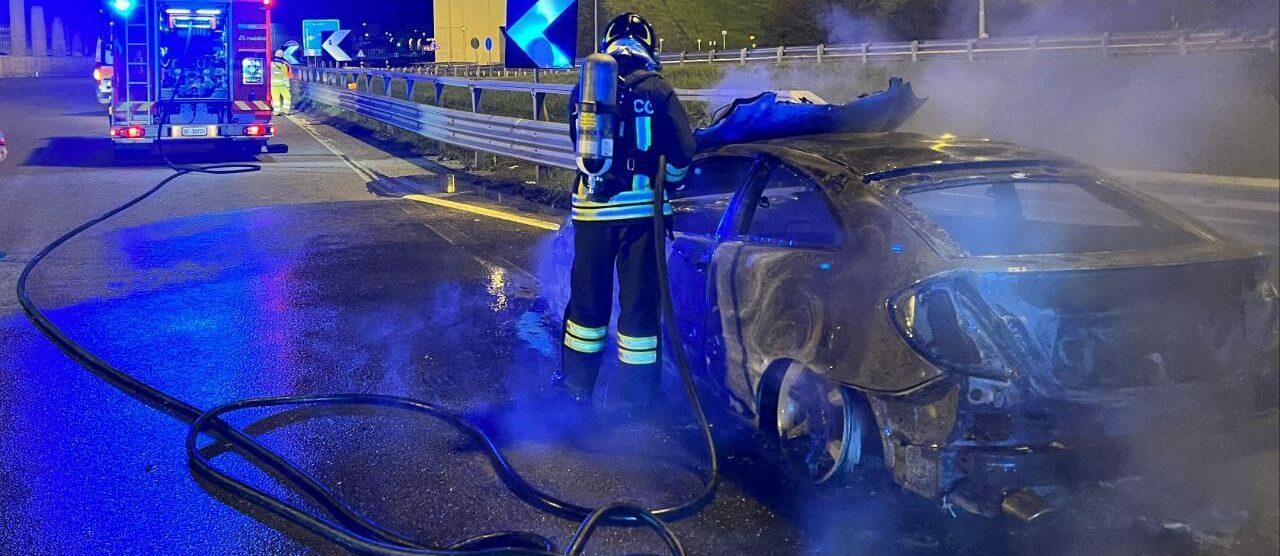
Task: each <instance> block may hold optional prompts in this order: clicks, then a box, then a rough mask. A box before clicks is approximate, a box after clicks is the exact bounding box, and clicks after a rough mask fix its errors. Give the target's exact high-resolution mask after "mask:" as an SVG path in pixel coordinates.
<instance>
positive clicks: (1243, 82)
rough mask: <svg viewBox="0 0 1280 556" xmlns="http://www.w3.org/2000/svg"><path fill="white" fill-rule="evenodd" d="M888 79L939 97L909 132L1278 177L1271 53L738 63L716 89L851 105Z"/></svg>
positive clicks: (862, 24)
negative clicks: (805, 93) (785, 93)
mask: <svg viewBox="0 0 1280 556" xmlns="http://www.w3.org/2000/svg"><path fill="white" fill-rule="evenodd" d="M966 4H967V3H966ZM1048 13H1049V12H1039V11H1032V12H1030V13H1029V14H1028V17H1029V18H1031V22H1029V23H1027V24H1025V25H1022V24H1018V23H1012V22H1011V23H1008V24H1006V27H1007V28H1014V29H1019V28H1035V29H1043V28H1045V27H1047V26H1049V23H1047V22H1046V21H1045V19H1046V18H1047V17H1049V15H1048ZM1055 13H1056V12H1055ZM1079 21H1088V18H1084V19H1081V17H1077V18H1075V20H1073V22H1072V23H1070V24H1069V25H1066V26H1065V27H1067V28H1072V29H1076V28H1079V27H1080V25H1081V24H1080V23H1079ZM828 22H829V32H830V33H832V34H833V36H836V37H839V38H840V39H841V40H843V39H846V38H847V39H852V41H851V42H862V41H864V40H866V39H865V37H868V36H877V35H879V34H881V33H883V30H882V27H881V26H878V25H877V24H876V23H875V22H868V21H865V20H860V19H858V18H856V17H854V16H852V15H850V13H849V12H847V11H841V10H834V11H833V17H832V19H830V20H829V21H828ZM975 27H976V26H975ZM842 33H844V34H845V35H844V36H841V34H842ZM1097 34H1098V33H1095V35H1097ZM970 35H972V33H970ZM890 76H901V77H904V78H906V79H907V80H908V81H910V82H912V83H913V85H914V86H915V90H916V92H917V94H920V95H921V96H925V97H928V99H929V102H928V103H927V104H926V105H925V106H924V108H922V109H921V111H920V112H919V113H918V114H917V115H916V117H915V118H913V119H912V120H910V121H909V122H908V123H907V125H906V126H905V128H904V131H916V132H922V133H933V134H941V133H955V134H959V135H966V136H978V137H990V138H993V139H999V140H1005V141H1012V142H1015V143H1019V144H1023V145H1027V146H1032V147H1040V148H1045V149H1049V150H1052V151H1055V152H1058V153H1060V154H1064V155H1068V156H1072V157H1076V158H1079V159H1082V160H1084V161H1085V162H1089V163H1093V164H1096V165H1099V166H1103V167H1114V168H1132V169H1144V170H1166V171H1186V172H1204V173H1214V174H1226V175H1245V176H1260V177H1275V176H1277V175H1280V138H1277V134H1276V133H1275V130H1276V129H1277V128H1278V127H1280V104H1278V103H1277V99H1278V98H1280V70H1278V69H1277V64H1276V57H1275V55H1274V54H1270V53H1266V52H1254V53H1240V52H1219V53H1199V54H1197V53H1192V54H1189V55H1187V56H1178V55H1157V56H1136V55H1118V54H1115V55H1112V56H1110V57H1108V56H1105V55H1103V53H1102V52H1101V51H1100V50H1090V51H1081V52H1040V53H1030V52H1029V53H1027V54H1026V55H1023V56H1018V55H1004V56H1002V57H1000V58H995V59H986V60H983V59H979V60H976V61H972V62H970V61H968V60H965V59H958V60H934V61H925V62H918V63H911V62H872V63H870V64H866V65H863V64H861V63H858V62H856V61H843V62H834V61H833V62H830V63H826V64H823V65H816V64H811V63H810V64H789V65H783V66H773V65H763V64H758V65H748V66H734V67H731V68H729V69H728V70H727V71H726V73H725V75H724V77H723V79H722V80H721V82H720V83H719V84H718V87H720V88H723V89H727V90H736V91H740V90H760V89H763V88H769V89H805V90H812V91H814V92H816V93H817V94H819V95H820V96H822V97H823V98H825V99H826V100H828V101H830V102H848V101H850V100H853V99H855V98H857V96H858V95H860V94H862V93H867V92H871V91H876V90H881V89H883V88H884V87H885V86H886V85H887V83H888V78H889V77H890Z"/></svg>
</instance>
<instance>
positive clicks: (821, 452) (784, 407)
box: [774, 363, 867, 484]
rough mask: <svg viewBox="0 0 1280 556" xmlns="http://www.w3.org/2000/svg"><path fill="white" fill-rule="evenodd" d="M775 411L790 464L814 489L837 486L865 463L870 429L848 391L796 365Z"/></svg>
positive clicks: (790, 370)
mask: <svg viewBox="0 0 1280 556" xmlns="http://www.w3.org/2000/svg"><path fill="white" fill-rule="evenodd" d="M776 411H777V417H776V420H775V421H774V422H775V423H776V426H777V433H778V442H779V447H780V448H781V451H782V456H783V459H784V461H785V463H786V464H787V465H788V466H789V467H792V468H793V469H795V470H797V471H798V472H799V473H800V474H801V475H802V476H805V477H807V478H808V479H809V480H810V481H812V482H813V483H814V484H826V483H829V482H832V481H833V480H835V479H836V478H838V477H840V476H841V475H843V474H845V472H846V471H847V470H849V469H851V468H853V467H856V466H857V465H858V464H859V463H860V462H861V461H862V459H863V453H862V452H863V441H862V439H863V438H865V437H866V434H867V431H866V430H865V429H866V428H867V423H865V422H864V419H863V418H862V414H861V413H860V412H859V411H857V400H856V399H855V394H854V393H853V392H852V391H850V390H849V389H847V388H845V387H843V386H840V385H839V384H836V383H834V382H831V381H830V380H827V379H825V378H822V377H821V376H818V375H817V374H816V373H814V372H812V371H810V370H809V369H807V368H805V367H804V366H803V365H800V364H797V363H792V364H791V366H790V367H789V368H788V369H787V370H786V373H785V374H784V375H783V378H782V383H781V384H780V385H779V388H778V405H777V410H776Z"/></svg>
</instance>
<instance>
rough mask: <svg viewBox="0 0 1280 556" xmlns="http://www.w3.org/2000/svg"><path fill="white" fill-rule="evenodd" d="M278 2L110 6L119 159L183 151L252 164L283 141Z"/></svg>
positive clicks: (166, 1)
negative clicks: (274, 96)
mask: <svg viewBox="0 0 1280 556" xmlns="http://www.w3.org/2000/svg"><path fill="white" fill-rule="evenodd" d="M274 1H275V0H107V2H108V5H109V7H110V9H109V10H108V11H109V12H110V15H111V21H110V29H111V31H110V35H111V37H110V39H109V41H106V43H107V44H109V45H110V48H111V51H112V52H111V54H112V55H111V56H109V57H104V60H110V64H111V65H112V68H111V69H110V71H101V72H99V75H101V76H109V77H107V78H108V79H110V80H111V87H110V88H109V90H110V93H109V95H110V98H109V100H108V102H107V105H108V109H109V110H108V111H109V114H110V130H109V133H110V135H111V139H112V141H113V142H114V143H115V146H116V153H117V154H126V155H127V154H137V153H138V152H139V151H143V152H153V151H154V149H156V148H157V147H158V146H160V144H161V143H164V144H176V143H179V142H183V143H201V142H203V143H216V144H220V145H223V146H226V147H229V148H234V149H239V150H241V151H243V152H245V153H254V154H256V153H259V152H261V151H262V149H263V148H264V147H267V143H268V141H269V140H270V139H271V138H273V137H275V132H276V128H275V126H274V125H272V123H271V113H272V110H271V53H272V50H271V48H272V47H271V32H270V29H271V8H272V4H273V3H274ZM276 146H277V145H272V147H276ZM279 147H283V145H279ZM272 150H276V149H272Z"/></svg>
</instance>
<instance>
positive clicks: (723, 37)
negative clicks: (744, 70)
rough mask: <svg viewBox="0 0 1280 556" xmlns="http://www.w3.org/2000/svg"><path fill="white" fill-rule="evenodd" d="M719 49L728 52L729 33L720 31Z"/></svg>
mask: <svg viewBox="0 0 1280 556" xmlns="http://www.w3.org/2000/svg"><path fill="white" fill-rule="evenodd" d="M720 47H721V48H723V49H725V50H729V32H728V31H724V30H721V31H720Z"/></svg>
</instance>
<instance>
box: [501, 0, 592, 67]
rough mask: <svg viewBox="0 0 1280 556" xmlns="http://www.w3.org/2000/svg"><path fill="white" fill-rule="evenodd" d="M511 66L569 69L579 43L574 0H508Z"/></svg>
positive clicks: (508, 57) (576, 10)
mask: <svg viewBox="0 0 1280 556" xmlns="http://www.w3.org/2000/svg"><path fill="white" fill-rule="evenodd" d="M506 34H507V37H508V38H509V39H510V40H509V41H507V49H506V50H507V52H506V58H507V60H506V62H507V67H510V68H543V69H568V68H572V67H573V58H574V53H575V52H576V51H577V46H578V2H577V0H508V2H507V29H506Z"/></svg>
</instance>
